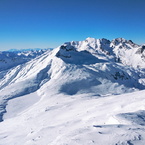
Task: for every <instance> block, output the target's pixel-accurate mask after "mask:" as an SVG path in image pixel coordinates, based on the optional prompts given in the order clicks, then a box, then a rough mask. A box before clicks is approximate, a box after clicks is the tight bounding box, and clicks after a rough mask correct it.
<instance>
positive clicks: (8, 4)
mask: <svg viewBox="0 0 145 145" xmlns="http://www.w3.org/2000/svg"><path fill="white" fill-rule="evenodd" d="M87 37H94V38H107V39H110V40H112V39H114V38H118V37H123V38H125V39H131V40H133V41H134V42H135V43H138V44H142V43H145V0H0V50H6V49H12V48H17V49H21V48H48V47H57V46H59V45H60V44H62V43H64V42H66V41H72V40H84V39H86V38H87Z"/></svg>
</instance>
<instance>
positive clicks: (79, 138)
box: [0, 38, 145, 145]
mask: <svg viewBox="0 0 145 145" xmlns="http://www.w3.org/2000/svg"><path fill="white" fill-rule="evenodd" d="M142 48H143V46H139V45H137V44H134V43H133V42H132V41H128V40H125V39H123V38H118V39H115V40H112V41H109V40H107V39H94V38H87V39H86V40H84V41H73V42H67V43H64V44H62V45H61V46H59V47H58V48H56V49H54V50H52V51H51V52H48V51H46V52H45V53H43V54H42V55H40V56H38V57H36V58H34V59H32V60H31V61H29V62H27V63H24V64H22V65H17V66H16V67H13V68H11V69H9V70H5V71H1V72H0V115H1V117H0V120H1V121H3V122H1V123H0V130H1V131H0V145H10V144H15V145H19V144H24V145H28V144H29V145H34V144H37V145H40V144H42V145H64V144H65V145H66V144H69V145H78V144H79V145H82V144H84V145H93V144H96V145H111V144H112V145H113V144H116V145H125V144H126V145H127V144H128V145H130V144H134V143H135V144H144V143H145V141H144V139H145V134H144V129H145V128H144V119H145V113H144V109H145V106H144V99H145V96H144V91H140V90H143V89H145V71H144V69H145V68H144V58H143V57H142V56H144V49H143V50H142ZM129 51H131V53H129V54H130V55H129V54H128V52H129ZM136 52H137V53H136ZM137 56H138V57H137ZM136 57H137V59H136V63H134V62H133V59H132V58H136ZM133 92H134V93H133ZM124 93H128V94H124ZM118 94H120V95H118ZM115 95H116V96H115ZM16 129H17V130H18V131H16ZM110 138H111V139H110Z"/></svg>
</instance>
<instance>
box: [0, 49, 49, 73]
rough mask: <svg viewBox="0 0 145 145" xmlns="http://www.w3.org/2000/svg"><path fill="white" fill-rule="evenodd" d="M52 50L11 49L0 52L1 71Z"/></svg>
mask: <svg viewBox="0 0 145 145" xmlns="http://www.w3.org/2000/svg"><path fill="white" fill-rule="evenodd" d="M48 50H49V51H50V49H24V50H23V49H21V50H17V49H11V50H8V51H1V52H0V71H2V70H6V69H10V68H12V67H14V66H17V65H19V64H23V63H26V62H28V61H30V60H31V59H33V58H35V57H37V56H39V55H41V54H43V53H44V52H46V51H48Z"/></svg>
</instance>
